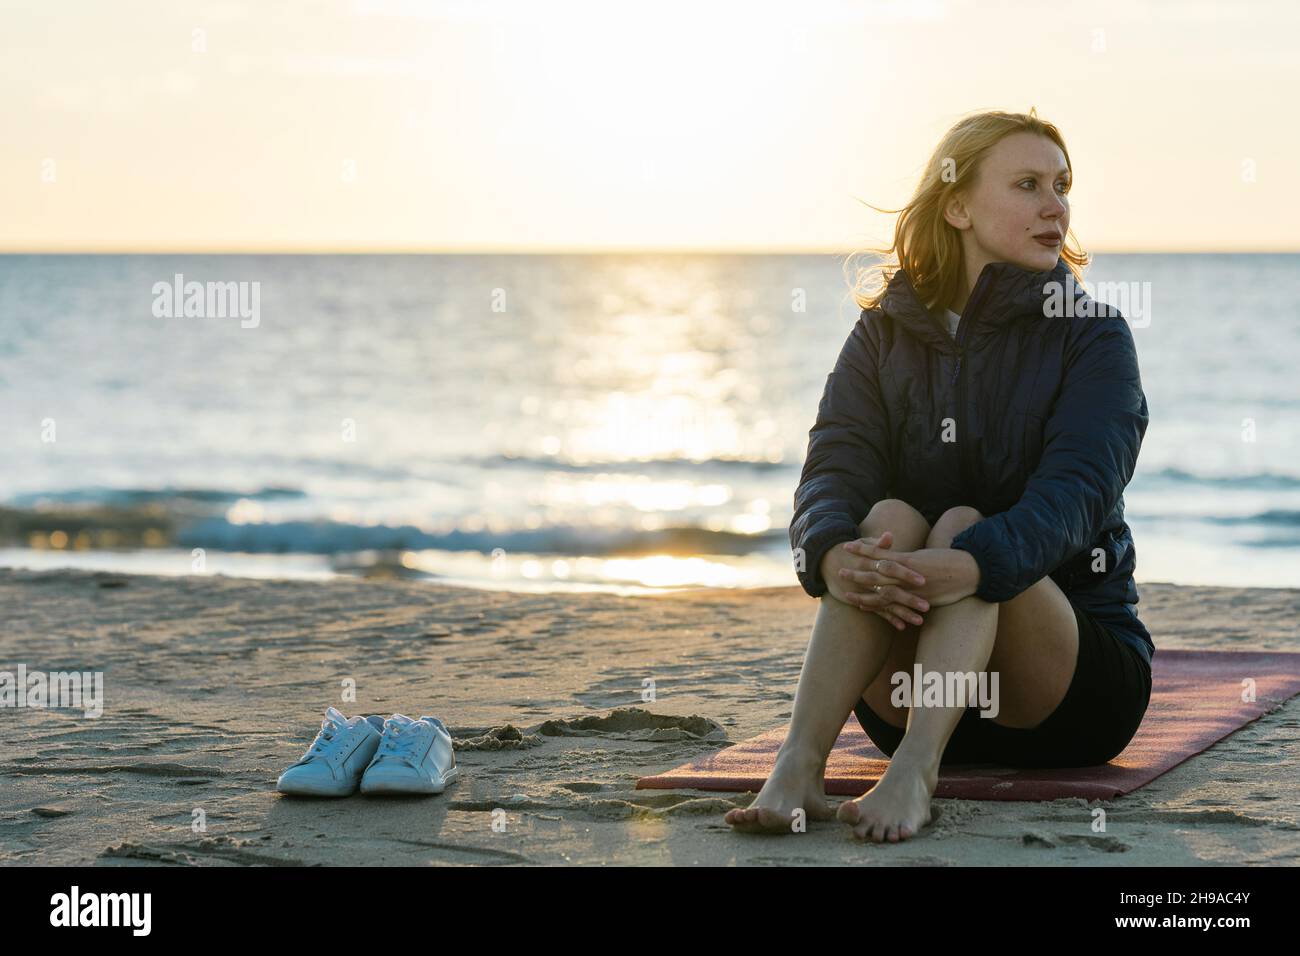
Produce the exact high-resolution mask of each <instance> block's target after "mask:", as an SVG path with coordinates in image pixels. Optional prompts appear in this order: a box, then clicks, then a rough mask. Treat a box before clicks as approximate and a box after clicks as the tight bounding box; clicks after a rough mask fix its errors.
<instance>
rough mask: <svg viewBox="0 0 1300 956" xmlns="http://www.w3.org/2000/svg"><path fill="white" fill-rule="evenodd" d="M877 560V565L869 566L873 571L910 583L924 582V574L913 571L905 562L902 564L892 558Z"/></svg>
mask: <svg viewBox="0 0 1300 956" xmlns="http://www.w3.org/2000/svg"><path fill="white" fill-rule="evenodd" d="M879 560H880V564H879V567H876V566H874V565H873V566H872V568H871V570H872V571H874V572H875V573H877V574H879V575H882V576H883V577H887V578H889V579H891V580H893V581H903V582H905V583H907V584H910V585H916V586H920V585H922V584H924V583H925V575H923V574H921V573H920V572H919V571H913V570H912V569H911V568H909V567H908V566H907V565H906V564H902V563H900V562H899V561H897V560H895V559H894V558H881V559H879Z"/></svg>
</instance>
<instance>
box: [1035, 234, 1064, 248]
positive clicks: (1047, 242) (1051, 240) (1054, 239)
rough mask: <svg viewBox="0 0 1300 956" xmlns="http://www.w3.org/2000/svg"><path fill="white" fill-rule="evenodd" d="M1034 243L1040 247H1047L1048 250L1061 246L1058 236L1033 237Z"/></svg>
mask: <svg viewBox="0 0 1300 956" xmlns="http://www.w3.org/2000/svg"><path fill="white" fill-rule="evenodd" d="M1034 241H1035V242H1037V243H1039V244H1040V245H1044V246H1047V247H1048V248H1049V249H1050V248H1052V247H1053V246H1059V245H1060V244H1061V237H1060V236H1034Z"/></svg>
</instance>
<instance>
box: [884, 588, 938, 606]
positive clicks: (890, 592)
mask: <svg viewBox="0 0 1300 956" xmlns="http://www.w3.org/2000/svg"><path fill="white" fill-rule="evenodd" d="M875 593H877V594H879V595H881V597H884V598H886V599H887V600H888V601H889V603H890V604H902V605H905V606H906V607H911V608H915V609H916V610H918V611H928V610H930V602H929V601H927V600H926V599H925V598H923V597H921V595H919V594H913V593H912V592H911V591H909V590H907V589H906V588H901V587H899V586H898V585H896V584H882V585H881V586H880V590H879V591H876V592H875Z"/></svg>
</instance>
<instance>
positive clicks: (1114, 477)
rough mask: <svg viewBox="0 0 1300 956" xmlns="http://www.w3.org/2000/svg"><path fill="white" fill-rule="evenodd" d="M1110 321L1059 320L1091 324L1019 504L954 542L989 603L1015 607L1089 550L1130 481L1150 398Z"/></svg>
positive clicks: (1126, 333)
mask: <svg viewBox="0 0 1300 956" xmlns="http://www.w3.org/2000/svg"><path fill="white" fill-rule="evenodd" d="M1110 316H1111V317H1104V318H1095V319H1067V320H1061V321H1083V322H1088V323H1090V325H1089V326H1088V327H1087V328H1086V330H1085V331H1083V332H1082V333H1081V334H1080V335H1079V336H1078V338H1077V339H1076V342H1075V346H1074V348H1073V349H1072V351H1073V353H1074V354H1073V355H1072V356H1071V355H1067V357H1066V361H1067V367H1066V372H1065V379H1064V381H1063V382H1062V385H1061V391H1060V394H1059V395H1058V397H1057V399H1056V404H1055V406H1054V407H1053V410H1052V415H1051V417H1050V418H1049V419H1048V420H1047V423H1046V426H1045V430H1044V448H1043V454H1042V457H1041V458H1040V459H1039V462H1038V467H1037V468H1036V469H1035V470H1034V473H1033V474H1032V475H1031V476H1030V478H1029V481H1028V482H1027V484H1026V485H1025V491H1024V493H1023V494H1022V495H1021V496H1020V500H1019V501H1018V502H1016V504H1015V505H1013V506H1012V507H1011V508H1010V509H1008V510H1007V511H1004V512H1001V513H1000V514H995V515H991V516H989V517H987V518H985V519H983V520H982V521H978V522H976V523H975V524H973V525H971V526H970V527H969V528H967V529H965V530H964V531H962V532H961V533H960V534H958V535H957V536H956V537H955V538H953V541H952V547H953V548H954V549H958V550H962V551H967V552H969V553H970V555H971V556H972V557H973V558H974V559H975V562H976V563H977V564H978V565H979V569H980V580H979V587H978V589H977V590H976V591H975V595H976V596H977V597H979V598H981V599H982V600H985V601H992V602H1002V601H1009V600H1011V599H1012V598H1014V597H1015V596H1016V595H1018V594H1020V593H1021V592H1022V591H1024V590H1026V589H1027V588H1029V587H1031V586H1032V585H1033V584H1034V583H1036V582H1037V581H1039V580H1040V579H1041V578H1042V577H1044V576H1045V575H1047V574H1050V573H1051V572H1052V571H1054V570H1055V569H1056V568H1058V567H1060V565H1061V564H1063V563H1064V562H1065V561H1066V560H1067V559H1069V558H1071V557H1073V556H1074V555H1075V554H1078V553H1079V552H1080V551H1082V550H1083V549H1084V548H1086V547H1087V546H1088V544H1089V543H1090V542H1091V541H1092V540H1093V538H1094V537H1095V535H1096V532H1097V531H1098V530H1099V529H1100V528H1101V526H1102V522H1103V521H1105V519H1106V517H1107V516H1108V515H1109V514H1110V513H1111V512H1112V511H1113V510H1114V509H1115V505H1116V504H1117V502H1118V501H1119V497H1120V495H1121V494H1122V493H1123V491H1124V488H1125V486H1126V485H1127V484H1128V483H1129V481H1130V479H1132V477H1133V469H1134V468H1135V466H1136V465H1137V457H1138V449H1139V448H1141V446H1142V438H1143V436H1144V435H1145V434H1146V429H1147V422H1148V420H1149V416H1148V414H1147V400H1146V396H1145V395H1144V394H1143V392H1142V382H1141V378H1140V376H1139V374H1138V363H1137V350H1136V349H1135V347H1134V344H1133V333H1132V331H1131V330H1130V329H1129V326H1128V322H1127V321H1126V320H1125V319H1124V318H1123V317H1122V316H1120V317H1113V316H1118V312H1116V311H1115V310H1113V309H1112V310H1110Z"/></svg>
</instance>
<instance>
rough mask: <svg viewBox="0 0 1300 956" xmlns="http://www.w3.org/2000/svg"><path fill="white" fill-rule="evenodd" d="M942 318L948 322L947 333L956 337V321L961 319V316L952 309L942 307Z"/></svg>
mask: <svg viewBox="0 0 1300 956" xmlns="http://www.w3.org/2000/svg"><path fill="white" fill-rule="evenodd" d="M943 311H944V319H945V320H946V321H947V322H948V334H949V335H951V336H952V337H953V338H956V337H957V323H958V322H960V321H961V316H960V315H958V314H957V313H956V312H954V311H953V310H952V309H944V310H943Z"/></svg>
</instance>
